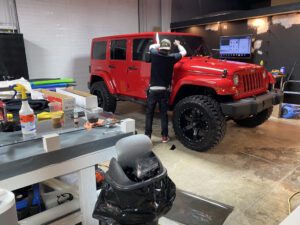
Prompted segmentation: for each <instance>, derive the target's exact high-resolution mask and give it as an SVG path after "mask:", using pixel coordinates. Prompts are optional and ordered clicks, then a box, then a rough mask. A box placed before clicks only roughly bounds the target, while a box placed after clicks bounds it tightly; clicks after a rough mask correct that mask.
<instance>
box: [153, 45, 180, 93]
mask: <svg viewBox="0 0 300 225" xmlns="http://www.w3.org/2000/svg"><path fill="white" fill-rule="evenodd" d="M150 53H151V79H150V86H162V87H166V88H168V87H169V86H171V82H172V75H173V70H174V65H175V64H176V63H177V62H178V61H179V60H180V59H181V58H182V55H181V54H180V53H172V54H168V55H163V54H161V53H159V52H158V50H157V49H153V48H152V49H150Z"/></svg>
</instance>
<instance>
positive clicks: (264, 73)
mask: <svg viewBox="0 0 300 225" xmlns="http://www.w3.org/2000/svg"><path fill="white" fill-rule="evenodd" d="M266 77H267V72H266V71H264V72H263V78H264V79H266Z"/></svg>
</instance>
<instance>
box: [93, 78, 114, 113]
mask: <svg viewBox="0 0 300 225" xmlns="http://www.w3.org/2000/svg"><path fill="white" fill-rule="evenodd" d="M90 92H91V94H93V95H96V96H97V97H98V106H99V107H101V108H103V110H104V111H106V112H113V113H114V112H115V111H116V107H117V100H116V98H115V97H114V96H113V95H112V94H111V93H110V92H109V90H108V89H107V87H106V85H105V83H104V81H97V82H95V83H93V84H92V86H91V90H90Z"/></svg>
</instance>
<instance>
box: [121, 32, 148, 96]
mask: <svg viewBox="0 0 300 225" xmlns="http://www.w3.org/2000/svg"><path fill="white" fill-rule="evenodd" d="M152 43H153V38H151V37H149V36H148V37H138V38H131V39H130V51H129V52H130V58H129V62H128V68H127V69H128V73H127V79H126V80H127V87H128V95H130V96H132V97H136V98H140V99H146V97H147V94H146V90H147V88H148V86H149V81H150V72H151V71H150V70H151V63H147V62H146V54H147V53H149V46H150V45H151V44H152Z"/></svg>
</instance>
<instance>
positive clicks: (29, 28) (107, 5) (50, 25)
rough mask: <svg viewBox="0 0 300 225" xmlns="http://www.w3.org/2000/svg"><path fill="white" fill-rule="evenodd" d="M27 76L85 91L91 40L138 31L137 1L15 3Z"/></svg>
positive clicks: (26, 0) (25, 0) (27, 0)
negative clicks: (69, 80) (63, 81)
mask: <svg viewBox="0 0 300 225" xmlns="http://www.w3.org/2000/svg"><path fill="white" fill-rule="evenodd" d="M16 3H17V10H18V17H19V23H20V31H21V33H23V34H24V39H25V48H26V55H27V62H28V69H29V76H30V78H31V79H33V78H56V77H74V78H75V79H76V80H77V83H78V88H80V89H83V90H84V89H87V87H86V83H87V81H88V79H89V74H88V66H89V53H90V44H91V39H92V38H93V37H97V36H106V35H114V34H122V33H131V32H138V2H137V0H122V1H120V0H84V1H83V0H16Z"/></svg>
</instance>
